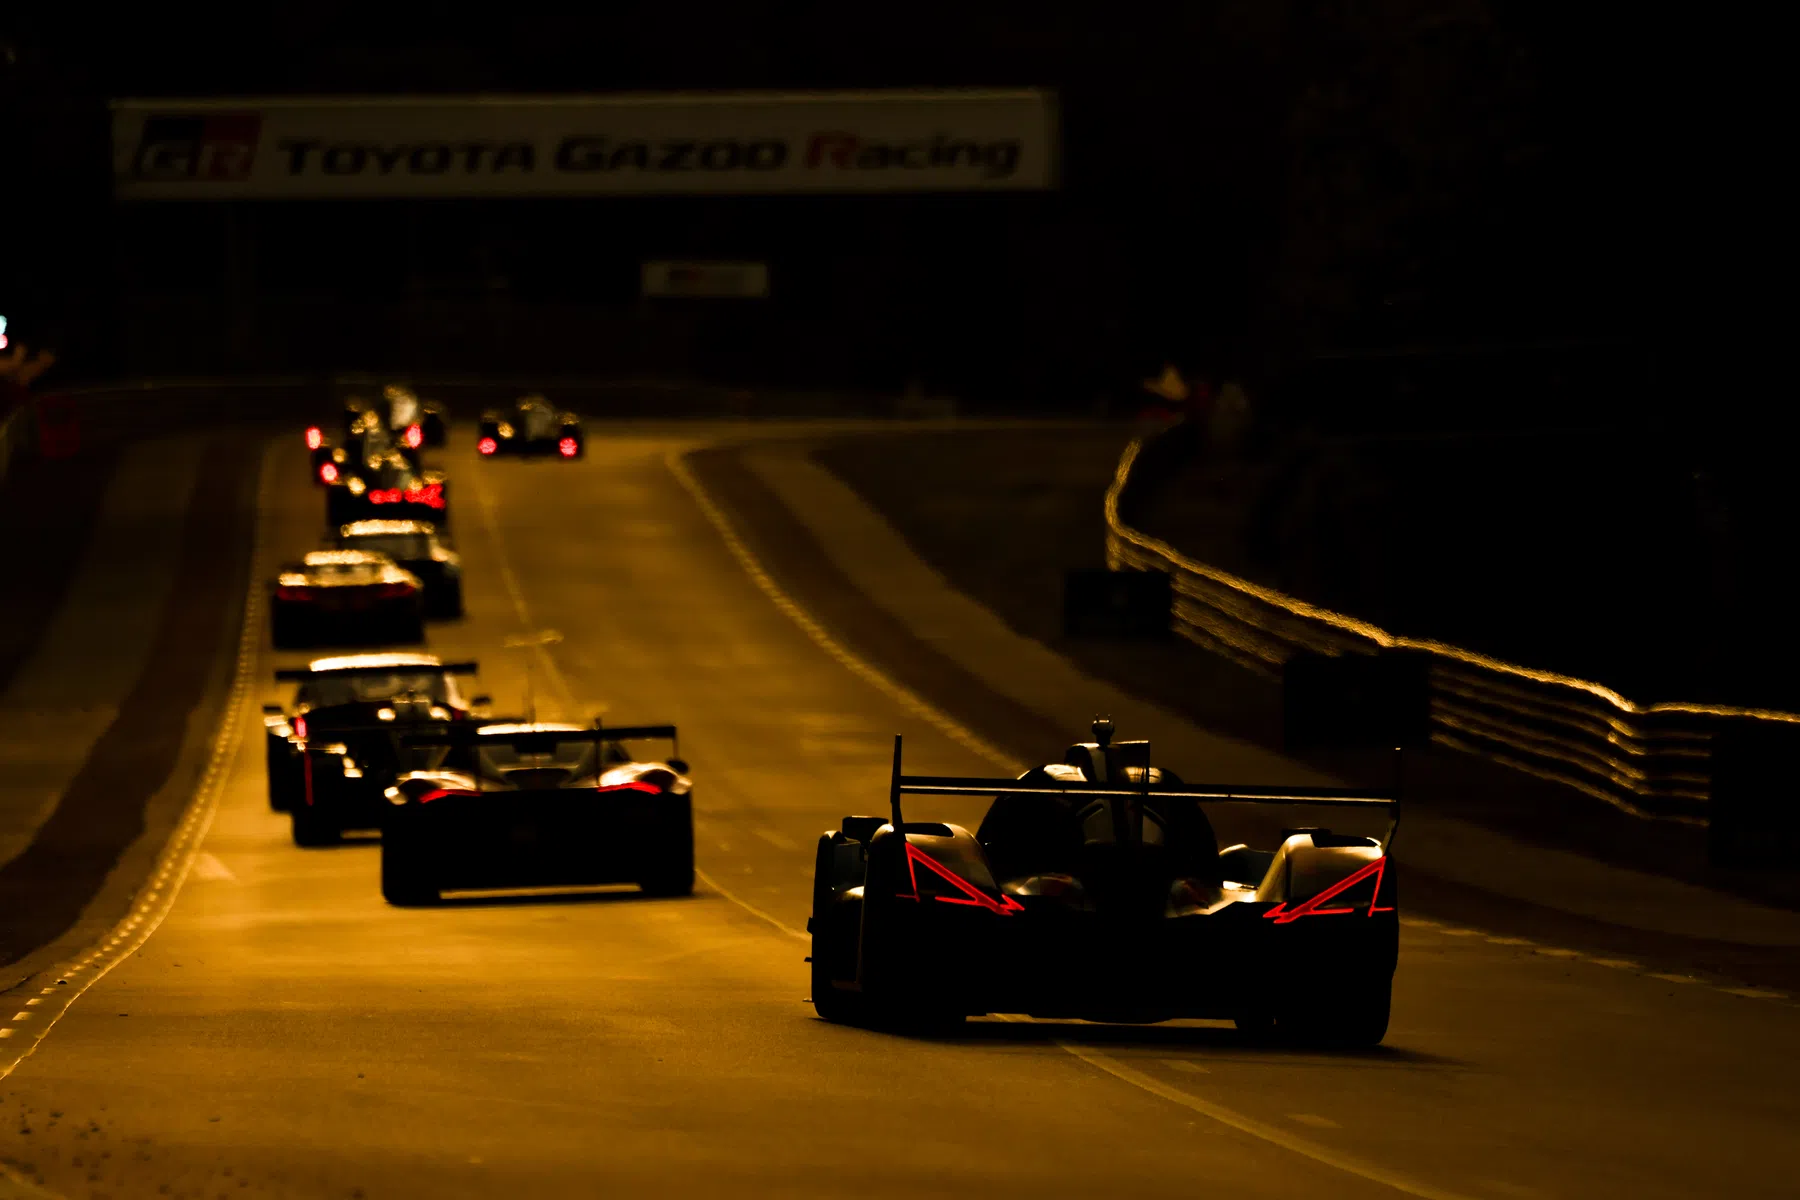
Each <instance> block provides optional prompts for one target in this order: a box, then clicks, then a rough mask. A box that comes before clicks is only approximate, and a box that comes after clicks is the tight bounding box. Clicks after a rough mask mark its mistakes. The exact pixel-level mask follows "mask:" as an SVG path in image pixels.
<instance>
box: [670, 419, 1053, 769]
mask: <svg viewBox="0 0 1800 1200" xmlns="http://www.w3.org/2000/svg"><path fill="white" fill-rule="evenodd" d="M688 453H690V452H689V451H686V450H671V451H669V452H668V453H667V454H666V455H664V456H663V461H664V462H665V463H666V464H667V465H668V468H669V473H670V474H672V475H674V476H675V478H676V479H677V480H678V481H679V482H680V484H681V486H682V487H684V488H686V489H687V490H688V493H689V494H690V495H692V496H693V498H694V502H695V503H696V504H698V505H699V506H700V511H701V512H702V513H704V514H705V516H706V519H707V520H708V521H710V522H712V525H713V528H714V529H717V530H718V531H719V536H720V537H721V538H723V539H724V540H725V547H726V549H728V550H730V551H731V556H732V557H733V558H735V559H737V561H738V565H739V566H740V567H742V568H743V569H744V573H745V574H746V575H748V576H750V578H751V580H752V581H753V582H754V583H755V584H756V586H757V587H759V588H761V589H762V590H763V593H764V594H765V595H767V596H768V597H769V599H770V600H772V601H774V603H775V607H776V608H778V609H780V610H781V611H782V612H783V613H785V614H787V616H788V618H789V619H790V620H792V621H793V622H794V624H796V625H798V626H799V627H800V629H801V631H802V632H804V633H805V634H806V636H807V637H809V638H811V639H812V640H813V641H814V642H815V643H817V644H818V646H819V648H820V649H821V650H824V651H825V653H827V654H829V655H830V656H831V657H832V658H835V659H836V660H837V661H838V662H839V663H841V664H842V665H843V666H845V667H846V668H848V669H849V670H850V672H851V673H852V674H854V675H856V676H857V677H858V678H860V679H861V680H863V681H864V682H865V683H867V684H869V685H870V686H872V687H874V688H875V689H876V690H877V691H880V692H882V693H884V694H886V695H887V697H888V698H889V699H891V700H893V701H894V702H896V703H897V704H899V705H900V707H902V708H904V709H905V710H906V711H908V712H910V713H912V714H913V715H914V716H916V717H919V718H921V719H923V720H925V721H928V722H930V723H931V724H932V725H933V726H935V727H936V728H937V730H938V732H940V733H942V734H943V735H944V736H945V737H948V738H949V739H950V740H951V741H954V742H956V743H958V744H959V745H961V746H963V747H965V748H966V749H969V750H972V751H974V752H975V753H976V754H978V755H980V756H981V757H983V758H985V759H987V760H988V761H989V762H991V763H993V764H994V765H995V766H997V767H999V768H1001V769H1002V770H1004V771H1006V772H1007V773H1008V774H1011V775H1017V774H1018V773H1019V772H1021V771H1023V770H1025V769H1026V768H1025V764H1023V763H1021V762H1019V761H1018V760H1017V759H1015V758H1013V756H1012V755H1010V754H1007V753H1006V752H1005V751H1004V750H1001V749H1000V748H999V747H997V746H995V745H994V744H993V743H991V742H989V741H987V740H986V739H985V738H983V737H981V736H980V735H979V734H977V733H975V732H974V731H973V730H971V729H969V728H968V727H967V726H965V725H963V724H962V723H961V722H959V721H957V720H956V718H954V717H952V716H950V715H949V714H948V713H945V712H943V711H942V710H940V709H938V708H937V707H935V706H934V705H932V704H931V703H930V702H929V701H927V700H926V699H925V698H924V697H923V696H921V695H919V694H918V693H917V692H915V691H913V690H912V689H911V688H909V687H907V686H906V685H905V684H903V683H901V682H900V681H899V680H897V679H894V678H892V677H891V676H889V675H888V674H887V673H886V672H885V671H883V670H881V669H880V668H879V667H876V666H874V665H873V664H872V663H870V662H868V661H867V660H866V659H864V658H862V657H861V656H859V655H858V654H856V653H855V652H853V651H851V650H850V649H849V648H848V647H846V646H844V645H843V643H841V642H839V641H838V640H837V639H836V638H834V637H832V636H831V634H830V633H828V632H826V630H825V627H824V626H823V625H821V624H819V622H818V621H817V620H816V619H814V617H813V615H812V614H811V613H809V612H807V611H806V610H805V609H804V608H802V607H801V606H800V605H799V604H797V603H796V602H795V601H794V598H793V597H791V596H789V595H788V594H787V592H786V591H784V590H783V589H782V587H781V585H780V584H778V583H776V582H775V580H774V578H773V577H771V576H770V574H769V573H768V571H766V570H764V569H763V565H762V563H761V562H759V561H758V560H757V558H756V555H755V554H754V553H753V552H752V551H751V550H750V547H749V546H747V545H746V544H745V543H744V539H743V538H741V537H739V536H738V532H737V529H736V528H735V527H734V526H733V525H732V523H731V518H729V517H727V516H726V515H725V513H724V511H723V510H722V509H721V508H720V507H719V506H718V505H717V504H716V503H714V502H713V498H712V497H711V496H710V495H709V494H708V493H707V491H706V489H705V487H703V486H702V485H701V483H700V481H699V480H698V479H696V478H694V473H693V471H691V470H690V469H689V468H688V465H687V462H686V458H687V455H688Z"/></svg>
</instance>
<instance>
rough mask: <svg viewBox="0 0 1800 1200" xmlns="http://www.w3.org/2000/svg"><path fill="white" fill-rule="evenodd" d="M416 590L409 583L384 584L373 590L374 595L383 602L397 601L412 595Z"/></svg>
mask: <svg viewBox="0 0 1800 1200" xmlns="http://www.w3.org/2000/svg"><path fill="white" fill-rule="evenodd" d="M416 590H417V589H416V588H414V587H413V585H412V584H410V583H384V584H382V585H381V586H380V587H379V588H376V589H375V594H376V595H377V596H379V597H381V598H382V599H383V600H399V599H400V598H402V597H404V596H410V595H412V594H413V592H414V591H416Z"/></svg>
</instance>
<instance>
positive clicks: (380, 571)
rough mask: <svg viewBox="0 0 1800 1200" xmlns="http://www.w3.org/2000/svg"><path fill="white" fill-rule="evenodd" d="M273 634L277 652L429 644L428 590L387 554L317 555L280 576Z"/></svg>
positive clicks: (272, 601)
mask: <svg viewBox="0 0 1800 1200" xmlns="http://www.w3.org/2000/svg"><path fill="white" fill-rule="evenodd" d="M269 631H270V635H271V640H272V641H273V642H274V644H275V646H276V648H277V649H282V650H287V649H294V648H299V647H306V646H319V645H338V644H346V645H348V644H363V645H366V644H368V643H369V642H371V641H374V642H380V643H398V644H402V645H404V644H407V643H413V642H421V641H424V640H425V585H424V583H423V582H422V581H421V580H420V579H419V577H418V576H416V575H414V574H412V573H411V572H410V571H407V570H404V569H402V568H401V567H400V566H399V564H397V563H395V562H394V560H393V559H391V558H389V557H388V556H387V555H385V554H373V553H370V552H368V551H365V550H315V551H313V552H312V553H311V554H308V555H307V556H306V557H305V558H303V559H301V560H300V561H299V562H297V563H289V564H287V565H286V566H285V567H283V568H282V570H281V573H280V574H279V575H277V576H276V578H275V582H274V584H273V586H272V588H271V590H270V596H269Z"/></svg>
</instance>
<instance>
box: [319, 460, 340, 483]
mask: <svg viewBox="0 0 1800 1200" xmlns="http://www.w3.org/2000/svg"><path fill="white" fill-rule="evenodd" d="M319 478H320V479H322V480H324V481H325V482H326V483H336V482H337V481H338V469H337V464H336V463H323V464H321V465H320V467H319Z"/></svg>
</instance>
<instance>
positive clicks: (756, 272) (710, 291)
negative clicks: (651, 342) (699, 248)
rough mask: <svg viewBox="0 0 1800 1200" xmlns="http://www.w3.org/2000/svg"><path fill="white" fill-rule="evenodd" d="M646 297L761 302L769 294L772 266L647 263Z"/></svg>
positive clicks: (644, 284) (751, 263)
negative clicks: (687, 297) (770, 268)
mask: <svg viewBox="0 0 1800 1200" xmlns="http://www.w3.org/2000/svg"><path fill="white" fill-rule="evenodd" d="M643 287H644V295H646V296H657V297H661V296H696V297H702V298H706V299H745V300H761V299H765V298H766V297H767V296H768V294H769V265H768V264H767V263H759V262H666V261H660V260H659V261H653V262H647V263H645V264H644V267H643Z"/></svg>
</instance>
